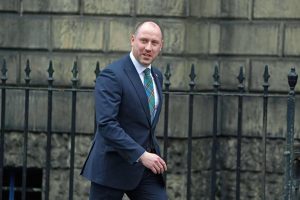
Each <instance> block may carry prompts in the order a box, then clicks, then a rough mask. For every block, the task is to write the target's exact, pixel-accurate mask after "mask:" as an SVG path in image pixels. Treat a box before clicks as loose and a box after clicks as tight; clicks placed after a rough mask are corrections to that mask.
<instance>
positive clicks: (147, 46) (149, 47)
mask: <svg viewBox="0 0 300 200" xmlns="http://www.w3.org/2000/svg"><path fill="white" fill-rule="evenodd" d="M145 49H146V50H147V51H151V50H152V44H151V42H148V43H147V44H146V46H145Z"/></svg>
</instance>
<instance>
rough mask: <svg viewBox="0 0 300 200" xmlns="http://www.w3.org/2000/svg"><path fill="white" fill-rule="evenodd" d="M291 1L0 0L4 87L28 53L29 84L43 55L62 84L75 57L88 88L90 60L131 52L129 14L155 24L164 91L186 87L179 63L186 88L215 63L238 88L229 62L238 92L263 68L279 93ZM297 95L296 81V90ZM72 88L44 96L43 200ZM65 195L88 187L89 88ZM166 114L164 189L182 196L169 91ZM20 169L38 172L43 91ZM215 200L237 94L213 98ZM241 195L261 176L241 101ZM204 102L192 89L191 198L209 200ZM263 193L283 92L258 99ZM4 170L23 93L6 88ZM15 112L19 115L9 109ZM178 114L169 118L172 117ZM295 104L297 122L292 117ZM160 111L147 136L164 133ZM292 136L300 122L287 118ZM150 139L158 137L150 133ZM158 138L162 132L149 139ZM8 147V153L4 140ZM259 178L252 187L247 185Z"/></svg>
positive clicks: (290, 50) (38, 79)
mask: <svg viewBox="0 0 300 200" xmlns="http://www.w3.org/2000/svg"><path fill="white" fill-rule="evenodd" d="M299 7H300V2H299V1H297V0H286V1H285V2H282V1H279V0H264V1H259V0H246V1H240V0H228V1H219V0H176V1H174V0H164V1H161V0H110V1H107V0H51V1H50V0H44V1H39V0H1V1H0V22H1V25H0V61H1V63H2V59H3V58H4V59H6V62H7V66H8V74H7V76H8V80H7V83H8V84H9V85H12V86H22V85H24V83H25V81H24V78H25V73H24V69H25V63H26V60H27V59H29V60H30V67H31V70H32V71H31V74H30V78H31V82H30V84H31V85H32V86H35V87H45V86H47V78H48V73H47V69H48V66H49V61H50V60H52V61H53V67H54V71H55V72H54V86H55V87H61V88H64V87H70V85H71V78H72V73H71V70H72V67H73V63H74V61H77V63H78V68H79V74H78V78H79V87H80V88H90V89H92V88H93V85H94V80H95V74H94V70H95V66H96V62H97V61H99V62H100V66H101V68H103V67H104V66H105V65H107V64H108V63H110V62H112V61H113V60H115V59H117V58H119V57H120V56H122V55H123V54H125V53H127V52H128V51H129V50H130V43H129V39H130V33H131V31H132V30H133V27H134V26H135V24H136V23H137V22H138V21H141V20H144V19H149V18H150V19H154V20H157V21H158V22H159V23H160V24H161V25H162V27H163V28H164V30H163V32H164V35H165V38H164V48H163V53H162V55H161V56H160V57H159V58H158V60H157V61H156V63H155V64H156V65H157V66H158V67H159V68H160V69H162V70H163V71H164V70H165V69H166V66H167V64H168V63H169V64H170V66H171V73H172V76H171V83H172V84H171V86H170V89H171V90H179V91H182V90H188V89H189V76H188V75H189V73H190V66H191V65H192V64H194V65H195V72H196V75H197V76H196V80H195V82H196V86H195V90H197V91H211V90H212V84H213V78H212V74H213V71H214V65H216V64H217V65H218V66H219V70H220V82H221V89H222V90H226V91H237V85H238V81H237V79H236V76H237V75H238V72H239V68H240V66H243V70H244V73H245V90H246V92H248V93H255V92H261V91H262V90H263V87H262V84H263V77H262V76H263V71H264V66H265V65H266V64H267V65H268V66H269V72H270V75H271V78H270V80H269V83H270V88H269V89H270V92H272V93H276V94H277V93H280V94H286V93H287V91H288V84H287V73H288V72H289V70H290V68H291V67H292V66H295V67H296V71H298V70H299V61H300V59H299V58H298V57H297V55H298V54H299V53H300V45H299V44H298V43H297V41H298V39H300V34H299V33H300V25H299V19H300V14H299ZM296 91H299V87H297V88H296ZM70 99H71V94H70V93H69V92H54V99H53V101H54V102H53V131H54V134H53V136H52V138H53V144H52V160H51V164H52V168H53V169H52V171H51V182H50V184H51V187H50V188H51V191H50V194H51V197H50V199H67V196H68V193H67V191H68V184H67V182H66V180H67V179H68V176H69V175H68V174H69V172H68V166H69V161H70V158H69V156H70V155H69V150H70V146H69V143H70V140H69V136H68V132H69V131H70V124H71V121H70V120H71V100H70ZM77 100H78V102H77V103H78V104H77V119H76V121H77V124H76V131H77V133H78V136H77V137H76V149H75V151H76V157H75V162H76V163H75V168H76V169H75V184H74V188H75V189H74V191H75V194H74V199H85V198H86V197H87V195H88V187H89V184H88V182H87V181H85V180H84V179H83V178H81V177H80V176H79V175H78V174H79V171H80V168H81V166H82V163H83V161H84V159H85V157H86V154H87V152H88V148H89V146H90V140H91V138H92V135H93V129H94V125H93V116H94V111H93V105H94V103H93V95H92V93H91V92H81V93H78V97H77ZM170 100H171V101H170V111H171V113H170V121H169V133H168V134H169V136H170V137H171V138H170V147H169V158H168V161H169V163H168V164H169V171H168V178H169V181H168V185H167V187H168V193H169V196H170V199H171V200H175V199H176V200H183V199H185V194H186V170H187V165H186V157H187V140H186V137H187V125H188V121H187V120H188V105H187V102H188V97H187V96H180V95H171V99H170ZM29 105H30V107H29V108H30V109H29V112H30V115H29V116H30V119H29V129H30V131H31V132H32V133H30V137H29V151H28V165H29V166H37V167H43V166H44V164H45V156H44V153H45V152H44V149H45V142H46V136H45V134H44V133H45V131H46V126H47V115H46V114H47V94H46V92H44V91H39V90H36V91H32V92H31V97H30V103H29ZM219 107H220V108H219V116H220V117H219V130H218V133H219V135H220V137H219V149H218V176H217V184H218V185H217V195H218V199H234V198H235V170H236V167H235V163H236V138H235V135H236V132H237V113H238V111H237V98H236V97H231V96H228V97H222V98H220V102H219ZM243 108H244V112H243V135H244V136H246V137H245V138H243V140H242V157H241V158H242V166H241V167H242V173H241V199H245V200H248V199H259V198H260V196H259V195H260V193H261V189H262V188H261V186H260V185H259V184H261V179H262V163H263V158H262V139H261V138H262V134H263V131H262V130H263V128H262V98H260V97H247V98H245V99H244V107H243ZM212 109H213V102H212V98H211V97H208V96H196V97H195V108H194V123H193V136H196V137H197V139H194V140H193V161H192V173H193V175H192V199H195V200H199V199H208V195H209V181H210V180H209V179H210V168H209V167H210V166H209V164H210V158H211V155H210V149H211V139H209V138H206V137H202V136H207V135H211V134H212V127H211V126H212ZM268 109H269V110H268V123H267V126H268V136H270V137H271V138H272V139H269V140H267V177H266V181H267V184H266V192H267V199H282V194H283V171H284V170H283V169H284V162H283V151H284V145H285V141H284V137H285V135H286V99H285V98H270V99H269V105H268ZM6 111H7V113H6V129H7V132H6V134H5V165H9V166H19V165H21V164H22V163H21V160H22V158H21V157H20V156H21V152H22V150H21V146H22V135H21V134H20V133H22V130H23V123H24V121H23V120H24V119H23V113H24V91H22V90H10V91H7V102H6ZM20 113H21V114H20ZM179 114H180V115H179ZM299 114H300V113H299V108H298V107H297V109H296V119H297V118H298V117H299ZM163 117H164V114H163V115H162V116H161V120H160V124H159V127H158V131H157V135H158V136H162V135H163V123H164V121H163ZM295 128H296V136H297V137H299V129H300V128H299V125H298V124H297V123H296V124H295ZM160 138H161V137H160ZM160 141H161V139H160ZM12 143H13V144H16V146H17V148H12V146H11V145H10V144H12ZM258 185H259V186H258Z"/></svg>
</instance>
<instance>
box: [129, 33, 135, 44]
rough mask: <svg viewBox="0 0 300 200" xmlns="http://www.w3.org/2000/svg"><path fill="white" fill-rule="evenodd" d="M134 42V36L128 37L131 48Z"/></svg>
mask: <svg viewBox="0 0 300 200" xmlns="http://www.w3.org/2000/svg"><path fill="white" fill-rule="evenodd" d="M134 40H135V37H134V35H133V34H132V35H131V37H130V44H131V46H132V44H133V42H134Z"/></svg>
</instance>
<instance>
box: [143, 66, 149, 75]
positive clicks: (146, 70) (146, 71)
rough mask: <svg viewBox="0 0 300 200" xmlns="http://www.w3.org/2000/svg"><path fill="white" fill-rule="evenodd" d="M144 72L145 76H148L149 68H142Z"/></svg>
mask: <svg viewBox="0 0 300 200" xmlns="http://www.w3.org/2000/svg"><path fill="white" fill-rule="evenodd" d="M144 73H145V76H150V69H149V68H146V69H145V70H144Z"/></svg>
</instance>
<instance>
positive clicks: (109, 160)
mask: <svg viewBox="0 0 300 200" xmlns="http://www.w3.org/2000/svg"><path fill="white" fill-rule="evenodd" d="M151 73H152V76H153V78H154V80H155V84H156V87H157V91H158V95H159V105H158V108H157V112H156V115H155V117H154V119H153V122H152V123H151V117H150V111H149V106H148V101H147V95H146V92H145V89H144V86H143V83H142V81H141V79H140V77H139V74H138V72H137V71H136V69H135V67H134V65H133V63H132V61H131V59H130V56H129V55H126V56H125V57H123V58H121V59H120V60H118V61H116V62H114V63H112V64H110V65H109V66H107V67H106V68H105V69H104V70H103V71H102V72H101V74H100V75H99V77H98V78H97V80H96V86H95V107H96V123H97V130H96V133H95V137H94V140H93V143H92V147H91V149H90V152H89V155H88V157H87V160H86V162H85V164H84V166H83V169H82V171H81V174H82V175H83V176H84V177H86V178H87V179H89V180H90V181H92V182H95V183H98V184H101V185H104V186H108V187H112V188H117V189H122V190H132V189H134V188H135V187H136V186H137V185H138V183H139V182H140V180H141V178H142V176H143V172H144V170H145V167H144V166H143V165H142V164H141V163H140V162H137V160H138V159H139V157H140V156H141V155H142V154H143V153H144V152H145V149H146V148H147V147H148V146H149V145H150V144H152V146H154V148H155V150H156V152H157V154H158V155H160V150H159V146H158V143H157V140H156V137H155V135H154V130H155V127H156V124H157V122H158V118H159V114H160V111H161V105H162V82H163V76H162V74H161V72H160V71H159V70H158V69H156V68H154V67H151Z"/></svg>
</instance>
